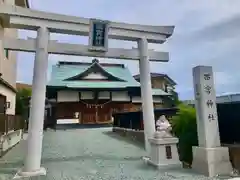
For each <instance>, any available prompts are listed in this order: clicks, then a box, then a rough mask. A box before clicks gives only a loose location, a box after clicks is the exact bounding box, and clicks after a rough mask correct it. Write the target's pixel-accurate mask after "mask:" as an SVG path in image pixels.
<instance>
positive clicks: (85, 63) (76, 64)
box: [56, 61, 125, 68]
mask: <svg viewBox="0 0 240 180" xmlns="http://www.w3.org/2000/svg"><path fill="white" fill-rule="evenodd" d="M92 64H93V63H92V62H74V61H58V63H57V64H56V65H57V66H61V65H62V66H64V65H75V66H79V65H82V66H84V65H86V66H90V65H92ZM99 64H100V65H101V66H103V67H111V66H112V67H121V68H125V65H124V64H114V63H99Z"/></svg>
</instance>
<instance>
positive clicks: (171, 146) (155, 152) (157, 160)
mask: <svg viewBox="0 0 240 180" xmlns="http://www.w3.org/2000/svg"><path fill="white" fill-rule="evenodd" d="M158 134H159V132H158V131H156V132H155V135H154V138H151V139H149V142H150V145H151V153H150V158H148V159H147V163H149V164H151V165H153V166H155V167H157V168H160V167H162V166H169V165H181V162H180V161H179V155H178V150H177V143H178V138H175V137H167V138H161V137H159V135H158ZM167 151H168V152H167ZM168 153H170V154H169V155H170V156H169V155H168Z"/></svg>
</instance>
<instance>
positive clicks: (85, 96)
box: [81, 91, 94, 99]
mask: <svg viewBox="0 0 240 180" xmlns="http://www.w3.org/2000/svg"><path fill="white" fill-rule="evenodd" d="M93 96H94V94H93V92H88V91H82V92H81V99H93Z"/></svg>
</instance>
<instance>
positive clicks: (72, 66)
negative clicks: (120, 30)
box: [46, 59, 175, 124]
mask: <svg viewBox="0 0 240 180" xmlns="http://www.w3.org/2000/svg"><path fill="white" fill-rule="evenodd" d="M161 77H163V78H165V79H166V77H168V76H166V75H165V76H164V75H161ZM152 78H155V77H152ZM169 79H170V78H169ZM166 82H170V84H171V86H172V87H173V86H174V85H175V83H174V81H172V80H171V81H169V80H167V81H166ZM153 84H157V85H159V83H153ZM166 84H169V83H166ZM160 85H161V86H160ZM160 85H159V86H157V88H155V86H153V103H154V107H166V106H169V104H166V103H167V102H168V100H169V99H171V96H172V94H171V93H170V92H168V90H167V89H169V88H167V86H166V85H165V84H163V83H160ZM46 94H47V98H48V99H49V100H51V101H53V100H54V101H55V106H54V108H55V110H54V112H55V115H54V116H55V118H56V120H57V124H73V123H74V124H75V123H79V124H109V123H111V122H112V114H113V113H114V112H123V111H137V110H139V109H141V88H140V82H139V76H135V77H134V76H133V75H132V74H131V72H130V71H129V69H128V68H127V67H126V66H125V65H123V64H106V63H99V61H98V60H97V59H94V60H93V61H92V63H83V62H59V63H58V64H57V65H54V66H53V67H52V73H51V78H50V81H49V82H48V84H47V93H46Z"/></svg>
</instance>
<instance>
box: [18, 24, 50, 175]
mask: <svg viewBox="0 0 240 180" xmlns="http://www.w3.org/2000/svg"><path fill="white" fill-rule="evenodd" d="M49 37H50V33H49V30H48V29H47V28H46V27H40V28H39V29H38V32H37V39H36V54H35V61H34V70H33V85H32V97H31V102H30V116H29V126H28V139H27V151H26V157H25V163H24V167H23V168H22V169H21V170H20V171H19V172H18V173H17V174H16V176H15V177H14V178H15V179H16V178H21V177H31V176H39V175H46V170H45V168H43V167H41V157H42V140H43V123H44V108H45V94H46V83H47V67H48V43H49Z"/></svg>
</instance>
